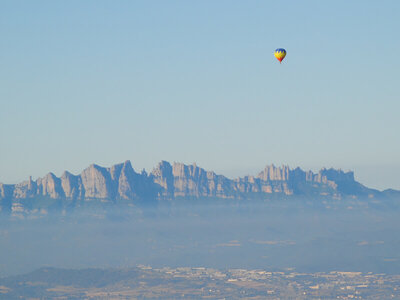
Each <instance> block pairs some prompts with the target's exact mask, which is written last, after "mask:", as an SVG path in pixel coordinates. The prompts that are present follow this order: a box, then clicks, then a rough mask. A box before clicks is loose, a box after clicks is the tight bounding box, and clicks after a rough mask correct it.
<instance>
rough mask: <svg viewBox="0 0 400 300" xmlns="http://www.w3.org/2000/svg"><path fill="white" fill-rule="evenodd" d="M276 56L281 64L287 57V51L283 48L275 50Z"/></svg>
mask: <svg viewBox="0 0 400 300" xmlns="http://www.w3.org/2000/svg"><path fill="white" fill-rule="evenodd" d="M274 55H275V57H276V59H277V60H279V62H280V63H281V62H282V60H283V59H284V58H285V56H286V50H285V49H283V48H278V49H276V50H275V52H274Z"/></svg>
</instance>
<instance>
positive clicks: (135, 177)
mask: <svg viewBox="0 0 400 300" xmlns="http://www.w3.org/2000/svg"><path fill="white" fill-rule="evenodd" d="M140 177H141V175H140V174H138V173H136V172H135V170H134V169H133V168H132V165H131V162H130V161H129V160H127V161H125V162H124V163H123V164H122V168H121V171H120V176H119V180H118V196H119V197H120V198H122V199H133V198H135V197H136V196H137V191H136V190H137V186H138V185H140V182H138V181H140Z"/></svg>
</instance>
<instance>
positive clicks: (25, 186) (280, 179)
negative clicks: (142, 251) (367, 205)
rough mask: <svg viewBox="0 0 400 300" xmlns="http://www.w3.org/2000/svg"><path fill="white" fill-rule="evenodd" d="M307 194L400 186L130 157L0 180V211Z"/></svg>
mask: <svg viewBox="0 0 400 300" xmlns="http://www.w3.org/2000/svg"><path fill="white" fill-rule="evenodd" d="M294 197H303V198H308V199H328V200H343V199H348V198H350V199H370V200H371V199H386V198H390V199H394V198H396V199H397V198H399V199H400V191H396V190H392V189H389V190H384V191H378V190H376V189H371V188H368V187H366V186H364V185H362V184H361V183H359V182H357V181H356V180H355V179H354V173H353V172H351V171H348V172H344V171H342V170H340V169H339V170H337V169H332V168H330V169H325V168H324V169H321V170H320V171H319V172H318V173H313V172H312V171H303V170H302V169H300V168H298V167H297V168H295V169H291V168H289V167H288V166H281V167H276V166H274V165H267V166H266V167H265V168H264V170H262V171H261V172H260V173H259V174H258V175H256V176H245V177H241V178H236V179H229V178H227V177H225V176H223V175H217V174H216V173H215V172H212V171H206V170H204V169H202V168H200V167H198V166H197V165H196V164H192V165H185V164H183V163H173V164H171V163H169V162H167V161H161V162H160V163H159V164H158V165H157V166H156V167H155V168H154V169H153V170H152V171H151V173H149V174H148V173H147V172H146V171H145V170H143V171H142V172H141V173H138V172H136V171H135V170H134V169H133V167H132V165H131V162H130V161H125V162H124V163H121V164H116V165H114V166H112V167H111V168H104V167H101V166H98V165H96V164H92V165H90V166H89V167H88V168H86V169H84V170H83V171H82V173H81V174H79V175H73V174H71V173H69V172H67V171H65V172H64V173H63V174H62V175H61V177H57V176H55V175H54V174H53V173H48V174H47V175H46V176H44V177H43V178H38V179H37V180H35V181H34V180H32V178H29V180H27V181H24V182H21V183H18V184H2V183H0V210H1V211H2V212H3V213H6V214H17V215H18V214H22V213H25V214H26V213H29V212H38V213H40V212H42V213H47V210H48V208H51V207H63V208H68V207H69V208H73V207H77V206H79V205H82V203H88V202H91V201H99V202H101V203H109V204H118V203H125V204H126V203H127V204H129V205H132V206H135V205H140V204H145V203H153V204H154V203H159V202H162V201H169V202H171V201H173V200H175V199H178V198H188V199H193V198H195V199H203V198H209V199H214V198H215V199H235V200H251V199H258V200H268V199H279V198H282V199H287V198H294Z"/></svg>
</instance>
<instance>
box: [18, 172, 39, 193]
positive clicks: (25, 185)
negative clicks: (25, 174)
mask: <svg viewBox="0 0 400 300" xmlns="http://www.w3.org/2000/svg"><path fill="white" fill-rule="evenodd" d="M36 191H37V184H36V182H35V181H33V180H32V176H30V177H29V180H28V181H23V182H21V183H18V184H16V185H15V188H14V195H13V197H14V198H32V197H34V196H36Z"/></svg>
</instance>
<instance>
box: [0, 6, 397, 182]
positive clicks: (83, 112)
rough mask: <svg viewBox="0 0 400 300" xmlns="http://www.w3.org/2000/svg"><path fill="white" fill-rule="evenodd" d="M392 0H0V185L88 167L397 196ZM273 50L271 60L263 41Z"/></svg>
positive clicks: (393, 10) (394, 17)
mask: <svg viewBox="0 0 400 300" xmlns="http://www.w3.org/2000/svg"><path fill="white" fill-rule="evenodd" d="M399 11H400V1H365V0H364V1H338V0H335V1H282V2H279V1H232V0H229V1H161V0H160V1H144V0H143V1H99V0H96V1H14V0H12V1H4V0H3V1H1V2H0V104H1V106H0V182H4V183H16V182H19V181H22V180H25V179H27V178H28V176H29V175H32V176H33V177H34V178H37V177H40V176H44V175H45V174H46V173H47V172H49V171H53V172H54V173H55V174H56V175H58V176H59V175H61V173H62V171H63V170H65V169H67V170H69V171H71V172H73V173H79V172H81V170H82V169H83V168H85V167H87V166H88V165H89V164H91V163H93V162H95V163H98V164H100V165H104V166H110V165H112V164H114V163H118V162H122V161H124V160H126V159H130V160H131V161H132V164H133V166H134V168H135V169H136V170H138V171H139V170H140V169H142V168H146V169H147V170H148V171H150V170H151V168H152V167H153V166H155V165H156V164H157V163H158V162H159V161H160V160H168V161H171V162H173V161H180V162H185V163H192V162H196V163H197V164H198V165H200V166H202V167H204V168H206V169H212V170H216V171H217V172H219V173H223V174H226V175H228V176H230V177H234V176H237V175H246V174H255V173H257V172H258V171H259V170H261V169H262V168H263V167H264V165H266V164H267V163H275V164H277V165H280V164H288V165H289V166H291V167H295V166H300V167H302V168H304V169H312V170H314V171H315V170H318V169H319V168H321V167H331V166H333V167H336V168H342V169H344V170H349V169H352V170H354V171H355V172H356V177H357V179H358V180H360V181H361V182H362V183H365V184H367V185H369V186H372V187H377V188H380V189H383V188H388V187H393V188H397V189H400V175H399V174H400V173H399V172H400V134H399V129H400V91H399V79H400V78H399V72H400V71H399V70H400V63H399V53H400V39H399V32H400V18H399ZM279 47H282V48H285V49H286V50H287V57H286V59H285V60H284V62H283V63H282V65H280V64H279V63H278V61H277V60H276V59H275V58H274V56H273V52H274V50H275V49H276V48H279Z"/></svg>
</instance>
